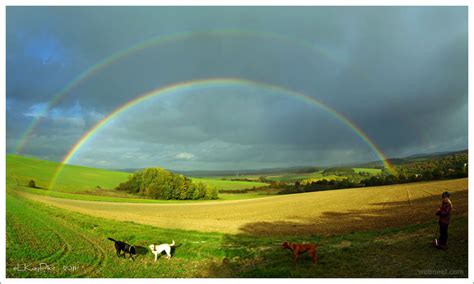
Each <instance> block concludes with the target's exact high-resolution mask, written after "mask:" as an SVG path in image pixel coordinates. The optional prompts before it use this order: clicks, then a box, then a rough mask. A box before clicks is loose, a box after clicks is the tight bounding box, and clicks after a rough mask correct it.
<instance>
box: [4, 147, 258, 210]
mask: <svg viewBox="0 0 474 284" xmlns="http://www.w3.org/2000/svg"><path fill="white" fill-rule="evenodd" d="M57 168H58V164H57V163H55V162H50V161H44V160H38V159H33V158H27V157H22V156H15V155H7V177H8V179H7V182H9V183H11V184H20V185H26V184H27V183H28V181H29V180H30V179H34V180H35V181H36V185H37V186H38V187H40V188H43V189H46V188H49V181H50V179H51V178H52V177H53V175H54V172H55V171H56V170H57ZM129 175H130V173H126V172H116V171H109V170H103V169H95V168H88V167H82V166H74V165H66V166H64V168H63V170H62V171H61V173H60V175H59V176H58V179H57V182H56V185H55V186H54V188H53V191H54V192H61V193H68V194H69V195H68V194H63V196H68V197H73V198H74V196H71V195H70V194H77V195H89V197H82V198H81V197H80V196H79V197H78V196H76V197H75V198H78V199H89V200H91V199H92V200H99V199H101V197H110V198H103V200H105V201H114V198H124V197H125V198H132V199H136V198H137V197H136V196H133V195H129V194H125V193H119V192H116V191H114V190H112V189H113V188H115V187H116V186H117V185H118V184H119V183H121V182H124V181H126V180H127V177H128V176H129ZM193 180H196V181H198V182H202V183H206V184H208V185H211V186H214V187H216V188H218V189H225V190H239V189H247V188H252V187H254V186H255V187H258V186H264V185H267V184H266V183H259V182H246V181H226V180H219V179H210V178H193ZM36 193H39V192H38V191H36ZM53 194H54V193H53ZM59 195H61V194H58V193H57V194H56V196H59ZM90 196H95V197H90ZM119 200H120V199H119Z"/></svg>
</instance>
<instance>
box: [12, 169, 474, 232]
mask: <svg viewBox="0 0 474 284" xmlns="http://www.w3.org/2000/svg"><path fill="white" fill-rule="evenodd" d="M467 188H468V180H467V178H465V179H457V180H446V181H436V182H423V183H412V184H402V185H391V186H379V187H367V188H353V189H344V190H333V191H323V192H312V193H301V194H293V195H279V196H272V197H268V198H258V199H250V200H236V201H221V202H199V203H176V204H139V203H117V202H98V201H81V200H71V199H62V198H54V197H47V196H40V195H35V194H29V193H25V192H22V193H21V195H23V196H25V197H28V198H29V199H32V200H35V201H39V202H43V203H46V204H49V205H51V206H55V207H59V208H63V209H67V210H71V211H77V212H81V213H84V214H89V215H92V216H96V217H101V218H107V219H113V220H119V221H133V222H136V223H142V224H148V225H153V226H158V227H163V228H177V229H185V230H197V231H211V232H225V233H249V234H258V235H266V234H271V235H276V234H281V235H311V234H335V233H344V232H351V231H362V230H373V229H383V228H387V227H400V226H404V225H408V224H415V223H420V222H425V221H429V220H436V216H435V215H434V212H435V210H436V208H437V207H438V206H439V203H440V196H441V193H442V192H443V191H449V192H451V200H452V201H453V207H454V212H453V215H454V216H453V218H456V215H466V214H467V207H468V206H467V201H468V198H467V194H468V190H467Z"/></svg>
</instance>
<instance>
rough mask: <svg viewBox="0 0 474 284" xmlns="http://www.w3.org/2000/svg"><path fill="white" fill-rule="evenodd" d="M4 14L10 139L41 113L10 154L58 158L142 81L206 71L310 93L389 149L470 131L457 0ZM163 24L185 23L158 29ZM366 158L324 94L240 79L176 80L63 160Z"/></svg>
mask: <svg viewBox="0 0 474 284" xmlns="http://www.w3.org/2000/svg"><path fill="white" fill-rule="evenodd" d="M6 29H7V35H6V36H7V55H6V59H7V93H6V103H7V152H8V153H15V152H16V148H17V145H18V143H19V140H20V138H21V137H22V135H23V134H24V133H25V131H26V130H27V128H28V126H29V125H31V123H32V122H33V121H35V120H36V119H38V118H39V117H41V118H42V119H41V122H40V123H39V124H38V125H37V127H36V128H35V130H34V132H33V133H32V135H31V139H30V140H29V141H28V143H27V144H26V145H25V147H24V148H23V149H22V151H21V153H20V154H23V155H30V156H35V157H39V158H43V159H49V160H55V161H59V160H61V159H62V157H63V156H64V155H65V154H66V153H67V152H68V150H69V149H70V148H71V147H72V146H73V145H74V144H75V142H76V141H77V140H78V139H79V138H80V137H81V136H82V135H83V134H84V133H86V132H87V131H88V130H89V129H90V128H91V127H93V126H94V125H95V124H96V123H97V122H99V121H100V120H101V119H102V118H104V117H106V116H107V115H108V114H109V113H110V112H112V111H113V110H114V109H116V108H117V107H119V106H120V105H122V104H124V103H126V102H128V101H130V100H133V99H134V98H136V97H137V96H139V95H140V94H143V93H146V92H148V91H150V90H152V89H155V88H158V87H164V86H167V85H171V84H175V83H178V82H184V81H190V80H196V79H207V78H216V77H236V78H241V79H246V80H251V81H256V82H263V83H266V84H271V85H277V86H280V87H283V88H286V89H290V90H292V91H296V92H300V93H303V94H305V95H307V96H309V97H312V98H315V99H317V100H319V101H320V102H322V103H324V104H326V105H327V106H329V107H331V108H333V109H335V110H336V111H337V112H339V113H340V114H342V115H344V116H345V117H347V118H348V119H349V120H350V121H352V122H353V123H354V124H355V125H357V126H358V127H359V128H360V129H361V130H362V131H363V132H364V133H365V134H366V135H367V136H368V137H369V139H370V140H371V141H372V142H373V143H374V144H376V145H377V146H378V147H379V148H380V150H381V151H382V152H384V153H385V154H386V156H389V157H400V156H406V155H411V154H415V153H427V152H438V151H450V150H460V149H466V148H467V145H468V132H467V123H468V117H467V112H468V104H467V98H468V93H467V88H468V79H467V68H468V65H467V8H464V7H433V8H432V7H377V8H370V7H299V8H291V7H241V8H236V7H223V8H216V7H214V8H209V7H207V8H206V7H146V8H142V7H120V8H117V7H80V8H79V7H68V8H58V7H54V8H49V7H34V8H28V7H8V8H7V23H6ZM211 31H213V32H211ZM216 31H218V32H216ZM173 35H181V36H179V37H174V38H173V37H166V36H173ZM163 37H164V38H165V39H171V40H167V41H166V40H165V41H162V42H161V44H155V45H148V46H147V47H146V48H141V49H134V50H133V52H130V53H128V54H127V56H123V57H116V58H117V59H116V60H111V61H110V64H108V65H106V66H104V67H103V68H99V69H97V70H96V72H93V73H91V74H92V75H91V76H88V77H86V78H85V79H84V80H82V81H81V82H79V84H77V85H76V86H75V87H74V88H72V89H71V90H70V91H69V92H67V93H66V94H65V96H64V98H63V99H62V100H61V101H60V102H59V103H58V104H57V105H55V106H54V107H53V109H51V110H50V111H49V112H47V113H46V114H44V110H45V108H46V107H47V105H48V103H49V102H50V101H51V100H52V98H53V97H54V96H55V95H56V94H57V93H58V92H60V90H61V89H63V88H65V86H68V84H70V83H71V82H72V81H74V80H75V79H76V78H77V77H78V76H79V75H80V74H81V73H83V72H84V71H86V70H87V69H89V68H90V67H92V66H94V65H96V64H97V63H98V62H100V61H101V60H104V59H105V58H108V57H109V56H111V55H113V54H118V53H120V52H123V51H124V50H126V49H128V48H130V47H132V46H134V45H137V44H140V42H143V41H146V40H150V39H152V38H157V39H159V38H163ZM122 54H123V53H122ZM377 159H378V157H377V155H376V154H375V151H374V149H373V148H371V147H370V146H369V145H368V144H367V143H365V142H364V141H363V139H362V138H361V137H360V136H359V135H358V134H357V133H356V132H355V131H354V130H353V129H351V127H349V126H348V125H347V124H345V123H343V122H342V121H341V120H339V119H337V118H336V116H335V115H334V114H333V113H331V112H328V111H327V110H325V109H324V108H321V107H318V106H317V105H311V104H308V103H305V102H304V101H302V100H300V99H298V98H295V97H292V96H290V95H288V93H287V92H283V91H278V90H276V89H269V88H266V87H263V86H262V85H254V84H248V83H240V84H229V85H226V84H217V85H216V84H214V85H208V86H200V87H191V88H186V89H182V90H178V91H176V92H170V93H167V94H164V95H162V96H157V97H154V98H151V99H149V100H147V101H146V102H144V103H141V104H138V105H136V106H134V107H131V108H130V109H128V110H127V111H124V112H122V113H121V114H119V115H117V116H116V117H115V118H114V119H113V120H112V121H111V122H110V123H108V124H106V125H105V126H104V127H102V128H100V129H99V130H98V131H97V132H96V133H95V134H94V135H93V136H92V138H91V139H89V140H88V141H87V142H86V143H84V145H83V146H82V147H81V148H80V149H79V150H78V151H77V152H76V154H75V155H74V157H73V158H72V159H71V161H70V163H73V164H81V165H88V166H95V167H105V168H135V167H144V166H160V167H165V168H170V169H180V170H199V169H245V168H246V169H249V168H268V167H287V166H296V165H333V164H341V163H351V162H363V161H372V160H377Z"/></svg>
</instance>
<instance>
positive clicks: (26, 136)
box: [16, 29, 368, 153]
mask: <svg viewBox="0 0 474 284" xmlns="http://www.w3.org/2000/svg"><path fill="white" fill-rule="evenodd" d="M218 36H226V37H254V38H262V39H269V40H274V41H279V42H284V43H287V44H291V45H295V46H299V47H301V48H304V49H308V50H311V51H312V52H316V53H318V54H319V55H322V56H324V57H325V58H328V59H330V60H332V61H333V62H335V63H337V64H341V65H344V66H346V67H348V68H349V69H351V70H352V71H353V72H354V74H358V76H360V77H361V78H362V79H365V80H367V79H368V76H367V74H366V73H364V72H363V71H362V70H359V69H357V68H355V67H354V66H351V65H348V64H347V63H345V62H343V61H342V60H340V58H339V57H337V56H335V55H333V54H331V52H329V51H328V50H325V49H323V48H320V47H318V46H316V45H314V44H311V43H308V42H306V41H304V40H301V39H296V38H291V37H287V36H283V35H280V34H274V33H269V32H259V31H247V30H237V29H227V30H208V31H197V32H186V33H179V34H172V35H166V36H159V37H154V38H151V39H147V40H144V41H142V42H139V43H137V44H134V45H132V46H130V47H128V48H125V49H122V50H119V51H117V52H115V53H113V54H112V55H110V56H107V57H105V58H104V59H102V60H101V61H99V62H97V63H95V64H94V65H92V66H91V67H89V68H88V69H86V70H84V71H83V72H82V73H80V74H79V75H78V76H77V77H76V78H74V79H73V80H72V81H70V82H69V83H68V84H66V86H64V88H62V89H61V90H60V91H59V92H58V93H56V94H55V95H54V96H53V97H52V99H51V100H50V101H49V102H48V104H47V106H46V108H44V109H43V110H42V111H41V112H40V113H39V115H38V116H37V117H36V118H34V119H33V121H32V122H31V123H30V124H29V126H28V127H27V129H26V131H25V132H24V133H23V135H22V136H21V137H20V139H19V142H18V144H17V146H16V152H17V153H21V152H22V151H23V149H24V148H25V146H26V145H27V144H28V142H29V141H30V140H31V137H32V134H33V132H34V131H35V129H36V127H37V125H38V124H39V123H40V122H41V120H42V119H43V118H44V117H45V116H46V115H47V114H48V112H49V111H50V110H51V109H52V108H53V107H55V106H56V105H58V104H59V102H61V99H62V98H64V96H66V95H67V94H69V93H70V92H71V91H72V90H73V89H74V88H75V87H77V86H78V85H79V84H80V83H81V82H84V81H86V80H87V79H88V78H91V77H92V76H93V75H94V74H96V73H98V72H99V71H101V70H103V69H105V68H106V67H107V66H110V65H112V64H113V63H115V62H117V61H119V60H122V59H124V58H127V57H128V56H130V55H132V54H134V53H136V52H139V51H141V50H144V49H147V48H150V47H156V46H160V45H164V44H168V43H173V42H178V41H184V40H188V39H190V38H194V37H197V38H206V37H218Z"/></svg>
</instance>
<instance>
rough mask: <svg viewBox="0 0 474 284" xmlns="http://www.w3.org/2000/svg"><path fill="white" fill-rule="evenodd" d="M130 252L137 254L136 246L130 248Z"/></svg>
mask: <svg viewBox="0 0 474 284" xmlns="http://www.w3.org/2000/svg"><path fill="white" fill-rule="evenodd" d="M129 252H130V253H131V254H137V250H136V249H135V246H130V250H129Z"/></svg>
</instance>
